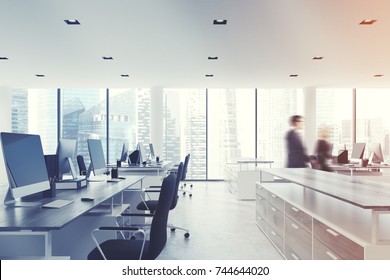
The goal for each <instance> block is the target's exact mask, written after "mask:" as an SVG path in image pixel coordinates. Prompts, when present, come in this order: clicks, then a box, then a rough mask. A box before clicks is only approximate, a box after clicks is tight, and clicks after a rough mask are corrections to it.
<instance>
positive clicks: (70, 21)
mask: <svg viewBox="0 0 390 280" xmlns="http://www.w3.org/2000/svg"><path fill="white" fill-rule="evenodd" d="M64 21H65V23H66V24H67V25H80V22H79V21H78V20H77V19H64Z"/></svg>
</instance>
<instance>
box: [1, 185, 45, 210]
mask: <svg viewBox="0 0 390 280" xmlns="http://www.w3.org/2000/svg"><path fill="white" fill-rule="evenodd" d="M4 205H5V206H7V207H39V206H41V205H42V203H41V202H39V201H21V200H20V199H18V200H16V199H15V198H14V197H13V195H12V193H11V191H10V189H9V188H8V190H7V193H6V195H5V197H4Z"/></svg>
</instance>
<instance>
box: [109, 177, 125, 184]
mask: <svg viewBox="0 0 390 280" xmlns="http://www.w3.org/2000/svg"><path fill="white" fill-rule="evenodd" d="M122 180H123V179H122V178H111V179H107V182H109V183H118V182H120V181H122Z"/></svg>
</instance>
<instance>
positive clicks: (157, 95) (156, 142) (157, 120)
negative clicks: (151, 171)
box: [150, 87, 164, 157]
mask: <svg viewBox="0 0 390 280" xmlns="http://www.w3.org/2000/svg"><path fill="white" fill-rule="evenodd" d="M150 95H151V97H150V99H151V101H150V103H151V128H150V134H151V135H150V141H151V142H152V143H153V147H154V153H155V155H156V156H160V157H162V152H163V136H164V128H163V124H164V95H163V88H162V87H152V88H151V89H150Z"/></svg>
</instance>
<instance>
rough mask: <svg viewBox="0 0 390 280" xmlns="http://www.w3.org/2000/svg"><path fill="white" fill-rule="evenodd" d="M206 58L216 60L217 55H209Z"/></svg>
mask: <svg viewBox="0 0 390 280" xmlns="http://www.w3.org/2000/svg"><path fill="white" fill-rule="evenodd" d="M207 59H208V60H217V59H218V56H209V57H208V58H207Z"/></svg>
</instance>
